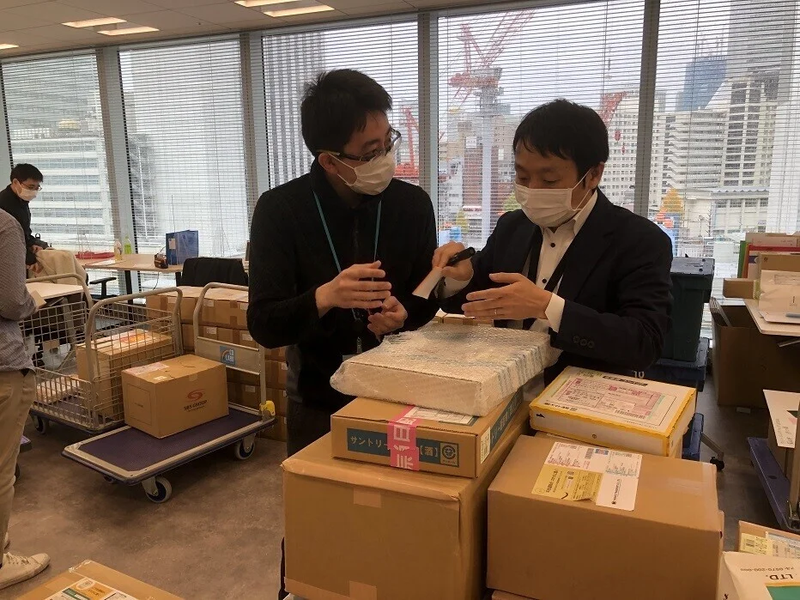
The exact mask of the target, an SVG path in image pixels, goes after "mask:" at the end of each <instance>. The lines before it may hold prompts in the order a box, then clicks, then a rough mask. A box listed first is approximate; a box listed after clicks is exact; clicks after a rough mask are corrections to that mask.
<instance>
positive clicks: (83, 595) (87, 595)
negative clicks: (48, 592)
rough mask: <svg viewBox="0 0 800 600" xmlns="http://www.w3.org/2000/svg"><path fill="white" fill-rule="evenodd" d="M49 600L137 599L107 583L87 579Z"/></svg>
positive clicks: (77, 582)
mask: <svg viewBox="0 0 800 600" xmlns="http://www.w3.org/2000/svg"><path fill="white" fill-rule="evenodd" d="M47 600H136V598H134V597H133V596H131V595H129V594H125V593H123V592H120V591H119V590H115V589H114V588H112V587H110V586H108V585H106V584H105V583H100V582H99V581H95V580H94V579H89V578H88V577H85V578H83V579H81V580H80V581H76V582H75V583H73V584H72V585H70V586H69V587H65V588H64V589H63V590H61V591H60V592H57V593H55V594H53V595H52V596H48V598H47Z"/></svg>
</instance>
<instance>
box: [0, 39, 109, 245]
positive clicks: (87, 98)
mask: <svg viewBox="0 0 800 600" xmlns="http://www.w3.org/2000/svg"><path fill="white" fill-rule="evenodd" d="M2 69H3V82H4V87H5V100H6V109H7V113H8V129H9V134H10V142H11V157H12V161H13V163H14V164H18V163H31V164H33V165H36V166H37V167H38V168H39V170H41V171H42V173H43V175H44V184H43V191H42V192H40V194H39V196H38V197H37V198H36V199H35V200H34V201H33V202H31V227H32V229H33V232H34V233H35V234H36V233H38V234H40V235H41V236H42V239H43V240H45V241H47V242H49V243H50V244H52V245H53V246H56V247H58V248H65V249H69V250H95V251H103V250H110V249H111V248H112V247H113V243H114V238H115V234H114V218H113V214H112V213H113V212H114V211H113V209H112V204H111V199H110V193H109V186H108V170H107V166H106V153H105V140H104V133H103V119H102V115H101V111H100V91H99V85H98V79H97V64H96V62H95V57H94V54H77V55H69V56H61V57H56V58H46V59H38V60H25V61H18V62H6V63H3V65H2ZM3 185H5V184H3Z"/></svg>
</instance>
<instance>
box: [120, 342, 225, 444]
mask: <svg viewBox="0 0 800 600" xmlns="http://www.w3.org/2000/svg"><path fill="white" fill-rule="evenodd" d="M225 369H226V368H225V365H223V364H220V363H218V362H214V361H213V360H208V359H206V358H202V357H200V356H194V355H193V354H185V355H183V356H178V357H177V358H172V359H170V360H165V361H163V362H158V363H153V364H150V365H145V366H143V367H135V368H133V369H128V370H126V371H123V373H122V392H123V394H122V396H123V400H124V402H125V423H126V424H128V425H130V426H131V427H135V428H136V429H140V430H142V431H144V432H145V433H149V434H150V435H152V436H155V437H157V438H164V437H167V436H170V435H173V434H175V433H178V432H180V431H184V430H186V429H189V428H191V427H195V426H197V425H202V424H203V423H207V422H209V421H213V420H214V419H218V418H220V417H224V416H225V415H227V414H228V389H227V379H226V377H225Z"/></svg>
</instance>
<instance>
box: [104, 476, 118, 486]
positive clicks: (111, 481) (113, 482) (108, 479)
mask: <svg viewBox="0 0 800 600" xmlns="http://www.w3.org/2000/svg"><path fill="white" fill-rule="evenodd" d="M103 479H105V480H106V483H110V484H115V483H117V480H116V479H114V478H113V477H111V476H110V475H103Z"/></svg>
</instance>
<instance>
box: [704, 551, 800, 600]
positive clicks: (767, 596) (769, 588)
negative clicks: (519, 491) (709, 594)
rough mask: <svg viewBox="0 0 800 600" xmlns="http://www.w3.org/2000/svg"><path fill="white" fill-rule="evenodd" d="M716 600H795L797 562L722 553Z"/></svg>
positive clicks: (799, 594) (798, 594)
mask: <svg viewBox="0 0 800 600" xmlns="http://www.w3.org/2000/svg"><path fill="white" fill-rule="evenodd" d="M720 562H721V565H720V573H719V589H718V590H717V596H716V597H717V599H718V600H794V599H795V598H800V560H797V559H795V558H781V557H775V556H760V555H757V554H749V553H746V552H723V554H722V560H721V561H720Z"/></svg>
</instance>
